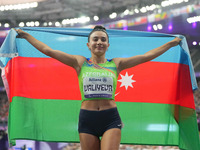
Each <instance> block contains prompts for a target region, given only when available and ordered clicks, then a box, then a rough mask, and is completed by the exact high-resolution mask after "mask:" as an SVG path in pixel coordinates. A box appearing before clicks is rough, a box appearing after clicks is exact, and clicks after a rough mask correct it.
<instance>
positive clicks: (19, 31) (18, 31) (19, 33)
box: [14, 29, 28, 38]
mask: <svg viewBox="0 0 200 150" xmlns="http://www.w3.org/2000/svg"><path fill="white" fill-rule="evenodd" d="M14 30H15V31H16V32H17V33H18V35H17V38H25V37H26V35H28V33H27V32H24V31H23V30H21V29H14Z"/></svg>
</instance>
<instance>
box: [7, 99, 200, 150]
mask: <svg viewBox="0 0 200 150" xmlns="http://www.w3.org/2000/svg"><path fill="white" fill-rule="evenodd" d="M117 106H118V110H119V113H120V116H121V119H122V122H123V123H124V128H123V129H122V139H121V143H126V144H141V145H142V144H145V145H177V146H180V148H183V149H190V150H193V149H194V150H197V149H199V140H198V136H199V135H198V129H197V120H196V116H195V115H196V113H195V110H194V109H191V108H186V107H181V106H178V105H172V104H156V103H133V102H117ZM80 107H81V101H76V100H52V99H29V98H23V97H13V99H12V102H11V104H10V114H9V118H12V119H11V120H9V138H10V139H11V140H15V139H31V140H45V141H54V142H56V141H57V142H61V141H63V142H79V137H78V131H77V129H78V117H79V111H80Z"/></svg>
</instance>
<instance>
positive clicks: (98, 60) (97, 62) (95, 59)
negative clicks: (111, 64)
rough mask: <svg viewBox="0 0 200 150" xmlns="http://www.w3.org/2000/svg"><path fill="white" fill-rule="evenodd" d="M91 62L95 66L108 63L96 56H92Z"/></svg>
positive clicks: (103, 58)
mask: <svg viewBox="0 0 200 150" xmlns="http://www.w3.org/2000/svg"><path fill="white" fill-rule="evenodd" d="M90 60H91V61H92V62H93V63H95V64H103V63H106V61H107V59H106V58H105V57H95V56H92V57H91V58H90Z"/></svg>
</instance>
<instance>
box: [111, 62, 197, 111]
mask: <svg viewBox="0 0 200 150" xmlns="http://www.w3.org/2000/svg"><path fill="white" fill-rule="evenodd" d="M126 73H127V75H126ZM120 74H122V75H123V76H122V77H121V76H120V75H119V79H118V83H117V90H116V97H115V98H116V101H119V102H123V101H125V102H144V103H164V104H176V105H181V106H184V107H189V108H193V109H195V104H194V98H193V91H192V85H191V80H190V72H189V66H188V65H185V64H178V63H167V62H147V63H144V64H141V65H138V66H135V67H133V68H130V69H127V70H124V71H122V72H121V73H120ZM131 75H133V76H132V78H131ZM122 78H129V80H130V81H132V84H131V85H132V87H131V85H130V82H128V83H129V86H127V88H126V86H124V84H122V82H120V81H121V79H122ZM130 78H131V79H130ZM119 80H120V81H119ZM124 80H125V79H124ZM127 80H128V79H127ZM133 80H134V81H133ZM122 81H123V80H122ZM120 86H121V87H120Z"/></svg>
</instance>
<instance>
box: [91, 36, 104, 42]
mask: <svg viewBox="0 0 200 150" xmlns="http://www.w3.org/2000/svg"><path fill="white" fill-rule="evenodd" d="M98 40H99V38H98V37H94V38H93V41H95V42H97V41H98ZM101 41H102V42H106V38H105V37H102V38H101Z"/></svg>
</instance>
